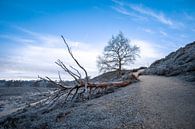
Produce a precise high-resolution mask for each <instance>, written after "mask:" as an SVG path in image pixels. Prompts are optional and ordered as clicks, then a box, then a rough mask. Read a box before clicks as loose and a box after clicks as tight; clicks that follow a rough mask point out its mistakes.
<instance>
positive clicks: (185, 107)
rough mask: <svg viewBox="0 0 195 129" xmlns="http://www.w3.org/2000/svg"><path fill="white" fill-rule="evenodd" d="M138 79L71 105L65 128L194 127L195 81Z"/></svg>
mask: <svg viewBox="0 0 195 129" xmlns="http://www.w3.org/2000/svg"><path fill="white" fill-rule="evenodd" d="M140 80H141V81H140V82H138V83H135V84H132V85H129V86H128V87H125V88H122V89H120V90H119V91H117V92H116V93H113V94H108V95H105V96H103V97H100V98H98V99H94V100H91V101H88V102H87V103H85V104H83V105H81V106H79V108H78V107H75V108H72V110H71V113H70V114H69V115H67V116H66V119H65V121H64V122H62V123H63V124H64V126H65V127H68V128H86V129H89V128H98V129H101V128H102V129H106V128H112V129H113V128H115V129H117V128H118V129H121V128H127V129H128V128H136V129H137V128H138V129H139V128H148V129H193V128H195V85H193V84H192V83H188V82H183V81H181V80H179V79H178V78H173V77H169V78H168V77H160V76H141V77H140Z"/></svg>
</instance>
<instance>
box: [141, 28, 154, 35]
mask: <svg viewBox="0 0 195 129" xmlns="http://www.w3.org/2000/svg"><path fill="white" fill-rule="evenodd" d="M142 30H143V31H144V32H146V33H150V34H153V33H154V31H153V30H151V29H148V28H143V29H142Z"/></svg>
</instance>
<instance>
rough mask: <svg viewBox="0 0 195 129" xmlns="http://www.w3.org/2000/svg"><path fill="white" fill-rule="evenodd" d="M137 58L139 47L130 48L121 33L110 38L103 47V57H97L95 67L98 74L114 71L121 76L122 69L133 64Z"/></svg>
mask: <svg viewBox="0 0 195 129" xmlns="http://www.w3.org/2000/svg"><path fill="white" fill-rule="evenodd" d="M137 56H139V47H137V46H135V45H134V46H131V45H130V44H129V40H128V39H127V38H126V37H124V35H123V33H122V32H119V34H118V35H117V36H112V38H111V40H110V41H109V42H108V45H107V46H105V48H104V51H103V55H102V56H99V57H98V61H97V66H98V69H99V71H100V72H107V71H112V70H116V71H118V73H119V75H120V74H121V70H122V67H123V66H124V65H128V64H130V63H133V62H134V61H135V59H136V57H137Z"/></svg>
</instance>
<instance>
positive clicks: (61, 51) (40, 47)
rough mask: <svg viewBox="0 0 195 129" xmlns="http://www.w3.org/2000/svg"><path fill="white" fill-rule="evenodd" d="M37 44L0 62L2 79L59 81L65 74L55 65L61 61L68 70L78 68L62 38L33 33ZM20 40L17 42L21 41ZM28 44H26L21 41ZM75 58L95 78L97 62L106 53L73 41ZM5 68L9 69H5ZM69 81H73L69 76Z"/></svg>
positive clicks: (19, 50) (33, 38) (95, 47)
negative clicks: (71, 67)
mask: <svg viewBox="0 0 195 129" xmlns="http://www.w3.org/2000/svg"><path fill="white" fill-rule="evenodd" d="M30 34H31V36H32V40H33V41H34V42H33V43H27V44H25V45H24V46H22V47H21V48H16V49H15V50H13V52H12V54H11V55H7V57H6V59H2V60H0V64H1V66H2V67H1V68H0V71H2V72H1V74H0V77H1V79H37V76H38V75H40V76H50V77H52V78H54V79H57V70H61V69H60V68H59V67H58V66H57V65H56V64H55V63H54V62H55V61H56V60H57V59H61V60H62V61H63V62H64V63H65V64H67V66H69V65H71V66H73V67H77V66H76V64H75V63H74V61H73V60H72V59H71V58H70V56H69V54H68V52H67V49H66V47H65V45H64V43H63V40H62V39H61V37H60V36H53V35H44V34H37V33H36V34H35V35H34V32H33V33H30ZM19 39H20V38H17V40H15V41H16V42H18V41H19ZM20 42H22V43H25V42H26V40H23V39H21V40H20ZM67 42H68V44H69V45H70V47H71V49H72V51H73V53H74V56H75V57H76V58H77V59H78V61H79V62H80V63H81V65H83V66H84V67H85V68H86V69H87V71H88V72H89V75H91V76H95V75H97V73H98V71H97V68H96V58H97V56H98V55H99V54H101V51H100V50H102V49H99V48H98V46H93V45H90V44H87V43H81V42H76V41H71V40H68V39H67ZM2 64H5V65H2ZM62 73H63V72H62ZM64 77H65V79H70V77H69V76H68V75H66V76H64Z"/></svg>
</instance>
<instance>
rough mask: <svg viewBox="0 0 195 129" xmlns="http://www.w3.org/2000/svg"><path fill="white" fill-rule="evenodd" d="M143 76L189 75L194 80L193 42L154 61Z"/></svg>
mask: <svg viewBox="0 0 195 129" xmlns="http://www.w3.org/2000/svg"><path fill="white" fill-rule="evenodd" d="M145 74H155V75H165V76H175V75H189V77H191V80H192V81H193V80H195V42H192V43H190V44H188V45H186V46H185V47H183V48H180V49H178V50H177V51H175V52H172V53H170V54H169V55H168V56H166V57H165V58H162V59H160V60H157V61H155V62H154V63H152V64H151V66H150V67H149V68H148V69H147V70H145Z"/></svg>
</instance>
